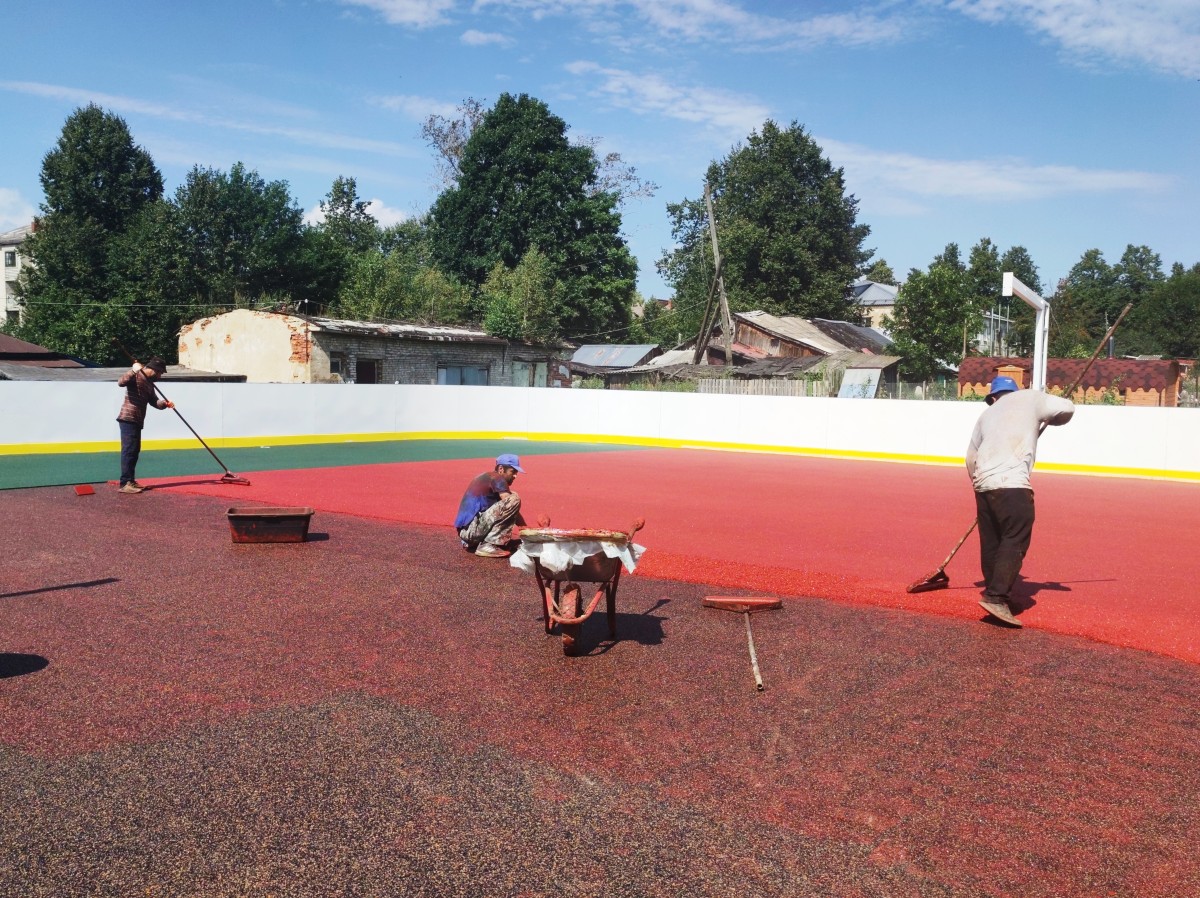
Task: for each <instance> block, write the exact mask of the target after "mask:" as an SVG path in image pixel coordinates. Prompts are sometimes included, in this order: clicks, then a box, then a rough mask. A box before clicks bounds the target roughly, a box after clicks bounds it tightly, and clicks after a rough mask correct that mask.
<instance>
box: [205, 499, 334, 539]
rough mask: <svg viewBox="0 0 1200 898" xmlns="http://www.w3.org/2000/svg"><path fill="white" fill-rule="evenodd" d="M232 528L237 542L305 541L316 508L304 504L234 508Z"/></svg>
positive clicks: (230, 521)
mask: <svg viewBox="0 0 1200 898" xmlns="http://www.w3.org/2000/svg"><path fill="white" fill-rule="evenodd" d="M225 515H226V517H227V518H229V532H230V534H231V535H232V537H233V541H234V542H235V543H302V542H304V541H305V540H306V539H308V524H309V521H311V520H312V516H313V510H312V509H311V508H307V507H303V508H297V507H280V508H268V507H259V508H231V509H229V511H227V512H226V513H225Z"/></svg>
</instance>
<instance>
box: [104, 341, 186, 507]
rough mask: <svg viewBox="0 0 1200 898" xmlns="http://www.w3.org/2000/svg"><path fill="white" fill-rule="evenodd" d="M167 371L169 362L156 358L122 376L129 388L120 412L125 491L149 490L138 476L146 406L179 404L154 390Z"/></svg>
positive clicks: (118, 422) (139, 364) (121, 383)
mask: <svg viewBox="0 0 1200 898" xmlns="http://www.w3.org/2000/svg"><path fill="white" fill-rule="evenodd" d="M166 373H167V363H166V362H164V361H163V360H162V359H160V358H152V359H150V360H149V361H148V362H146V364H145V365H142V364H141V363H139V362H137V361H136V360H135V361H134V363H133V367H132V368H130V369H129V370H128V371H126V372H125V373H124V374H122V375H121V377H120V379H119V380H118V381H117V386H119V387H124V388H125V401H124V402H122V403H121V411H120V412H118V413H117V426H118V427H120V428H121V486H120V488H119V489H120V492H122V493H140V492H142V490H144V489H145V487H143V486H142V485H141V484H140V483H138V482H137V479H136V478H135V476H134V474H135V469H136V468H137V462H138V456H139V455H141V453H142V426H143V425H144V424H145V423H146V406H147V405H151V404H152V405H153V406H154V407H155V408H157V409H164V408H175V403H173V402H170V401H168V400H167V399H165V398H160V397H159V395H158V394H157V393H156V392H155V391H154V381H155V380H156V379H158V378H160V377H162V376H163V375H164V374H166Z"/></svg>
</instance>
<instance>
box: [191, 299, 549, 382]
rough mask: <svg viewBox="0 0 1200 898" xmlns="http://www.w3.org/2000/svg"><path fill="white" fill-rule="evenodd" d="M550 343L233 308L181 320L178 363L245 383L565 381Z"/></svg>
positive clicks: (453, 329) (476, 332) (450, 329)
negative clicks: (185, 322) (232, 375)
mask: <svg viewBox="0 0 1200 898" xmlns="http://www.w3.org/2000/svg"><path fill="white" fill-rule="evenodd" d="M559 353H560V349H559V347H557V346H531V345H528V344H524V343H514V342H511V341H509V340H505V339H503V338H501V337H494V336H492V335H491V334H488V333H485V332H484V331H481V330H474V329H471V328H465V327H442V326H430V325H420V324H403V323H395V322H381V321H348V320H343V319H338V318H324V317H319V316H308V315H296V314H291V313H284V312H269V311H258V310H251V309H235V310H233V311H232V312H225V313H223V314H221V315H215V316H213V317H211V318H201V319H200V320H198V321H194V322H192V323H191V324H188V325H185V326H184V327H183V328H182V329H181V330H180V332H179V363H180V364H181V365H186V366H187V367H189V368H199V369H202V370H205V371H222V372H230V373H236V374H244V375H245V376H246V380H247V381H248V382H250V383H352V384H446V385H455V384H469V385H476V386H505V387H507V386H519V387H556V386H564V385H565V386H569V385H570V375H569V373H568V372H567V368H566V363H565V361H564V360H563V359H562V358H561V357H560V354H559Z"/></svg>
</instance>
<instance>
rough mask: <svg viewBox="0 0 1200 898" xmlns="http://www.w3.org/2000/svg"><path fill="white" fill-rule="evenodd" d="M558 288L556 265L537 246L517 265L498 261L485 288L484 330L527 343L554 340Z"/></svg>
mask: <svg viewBox="0 0 1200 898" xmlns="http://www.w3.org/2000/svg"><path fill="white" fill-rule="evenodd" d="M556 288H557V284H556V283H555V280H554V270H553V265H552V264H551V262H550V260H549V259H548V258H547V257H546V256H545V255H543V254H542V253H541V252H540V251H539V250H538V248H537V247H536V246H531V247H530V248H529V251H528V252H526V253H525V255H524V256H523V257H522V258H521V261H520V262H519V263H518V264H517V267H516V268H505V267H504V265H503V264H501V263H499V262H498V263H496V267H495V268H493V269H492V273H491V274H490V275H489V276H488V279H487V280H486V281H485V282H484V284H483V289H482V291H481V293H482V296H483V299H484V302H485V311H484V317H483V327H484V330H486V331H487V332H488V333H489V334H494V335H496V336H497V337H506V338H508V339H510V340H523V341H525V342H526V343H547V342H550V341H552V340H553V339H554V336H555V323H556V322H555V320H554V309H555V307H556V306H557V305H558V303H557V301H556V297H555V291H556Z"/></svg>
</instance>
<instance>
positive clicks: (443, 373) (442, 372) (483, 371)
mask: <svg viewBox="0 0 1200 898" xmlns="http://www.w3.org/2000/svg"><path fill="white" fill-rule="evenodd" d="M437 382H438V383H439V384H453V385H456V386H457V385H460V384H467V385H468V386H477V387H486V386H487V385H488V369H487V368H481V367H479V366H477V365H438V379H437Z"/></svg>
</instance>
